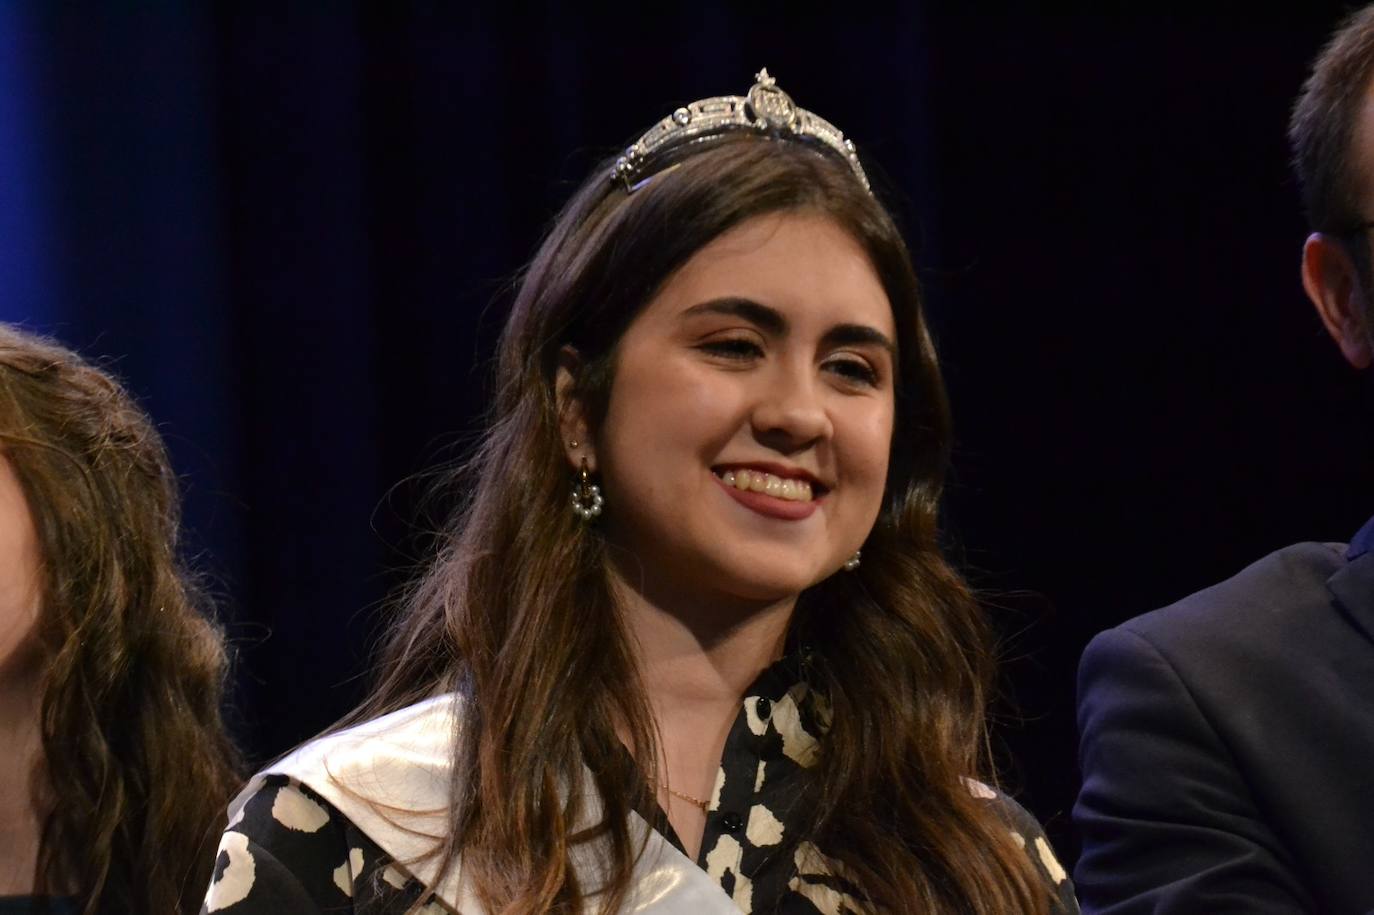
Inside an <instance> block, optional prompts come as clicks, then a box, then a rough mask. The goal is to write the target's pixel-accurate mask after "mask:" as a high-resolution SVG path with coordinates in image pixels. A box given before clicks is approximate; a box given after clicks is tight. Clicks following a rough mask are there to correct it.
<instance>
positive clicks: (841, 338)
mask: <svg viewBox="0 0 1374 915" xmlns="http://www.w3.org/2000/svg"><path fill="white" fill-rule="evenodd" d="M821 342H822V343H823V344H825V345H827V346H880V347H882V348H883V349H885V350H887V354H888V355H889V356H891V357H892V359H893V361H894V362H895V361H896V359H897V344H896V342H895V341H894V340H893V339H892V338H891V337H889V336H888V335H887V334H885V333H883V332H882V331H880V330H878V329H877V328H876V327H869V326H868V325H867V324H837V325H835V326H834V327H832V328H830V330H828V331H826V332H825V336H824V337H822V338H821Z"/></svg>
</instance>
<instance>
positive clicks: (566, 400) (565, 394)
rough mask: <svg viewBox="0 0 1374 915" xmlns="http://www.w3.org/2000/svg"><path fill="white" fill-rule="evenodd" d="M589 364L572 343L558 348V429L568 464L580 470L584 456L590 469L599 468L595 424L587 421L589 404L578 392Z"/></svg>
mask: <svg viewBox="0 0 1374 915" xmlns="http://www.w3.org/2000/svg"><path fill="white" fill-rule="evenodd" d="M585 369H586V366H585V365H584V364H583V362H582V356H581V355H580V354H579V353H578V352H577V350H575V349H574V348H572V347H571V346H564V347H563V348H562V349H560V350H559V351H558V369H557V371H556V373H555V375H554V382H553V393H554V399H555V402H556V404H557V408H558V429H559V433H560V434H561V435H562V436H563V453H564V454H565V455H567V458H568V464H569V465H570V466H571V467H572V468H573V469H574V470H577V469H578V468H580V467H581V466H582V459H583V458H586V460H587V469H588V471H590V472H592V473H595V472H596V447H595V446H594V445H593V444H592V441H591V426H590V425H589V424H588V422H587V407H586V404H585V403H584V402H583V400H582V398H581V396H580V395H579V394H578V393H577V388H578V379H580V378H581V377H582V373H583V371H584V370H585Z"/></svg>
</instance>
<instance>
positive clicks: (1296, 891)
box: [1074, 6, 1374, 915]
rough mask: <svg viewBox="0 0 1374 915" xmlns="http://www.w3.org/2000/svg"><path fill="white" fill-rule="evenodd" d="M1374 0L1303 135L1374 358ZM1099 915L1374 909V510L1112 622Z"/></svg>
mask: <svg viewBox="0 0 1374 915" xmlns="http://www.w3.org/2000/svg"><path fill="white" fill-rule="evenodd" d="M1371 77H1374V6H1370V7H1366V8H1365V9H1363V10H1361V11H1359V12H1357V13H1355V14H1354V15H1353V16H1351V17H1350V19H1348V20H1347V21H1346V23H1345V24H1344V25H1343V26H1342V27H1341V28H1340V29H1339V30H1338V31H1337V32H1336V34H1335V35H1334V36H1333V37H1332V39H1331V42H1330V43H1329V44H1328V45H1327V47H1326V48H1325V49H1324V50H1323V51H1322V53H1321V54H1320V55H1319V56H1318V58H1317V60H1316V62H1315V63H1314V65H1313V71H1312V75H1311V77H1310V78H1309V79H1308V81H1307V83H1306V84H1305V85H1304V87H1303V92H1302V96H1301V97H1300V98H1299V100H1298V103H1297V105H1296V107H1295V109H1294V113H1293V119H1292V123H1291V125H1290V131H1289V133H1290V139H1291V140H1292V143H1293V148H1294V154H1295V155H1294V161H1295V165H1296V168H1297V171H1298V176H1299V179H1300V180H1301V183H1302V187H1303V196H1304V204H1305V206H1306V209H1307V213H1308V218H1309V220H1310V222H1311V225H1312V228H1313V230H1314V231H1313V234H1312V235H1311V236H1310V237H1309V238H1308V239H1307V242H1306V245H1305V246H1304V248H1303V258H1302V276H1303V286H1304V288H1305V289H1306V290H1307V293H1308V296H1309V297H1310V298H1311V299H1312V302H1313V304H1314V305H1315V306H1316V308H1317V311H1318V313H1319V314H1320V315H1321V318H1322V322H1323V323H1324V324H1325V326H1326V328H1327V330H1328V331H1329V332H1330V334H1331V336H1332V337H1333V338H1334V339H1335V341H1336V343H1337V345H1338V346H1339V347H1340V349H1341V352H1342V354H1343V355H1344V356H1345V358H1346V359H1347V360H1348V361H1349V362H1350V363H1351V364H1352V365H1353V366H1354V367H1356V368H1357V369H1365V368H1368V367H1369V364H1370V362H1371V357H1372V355H1374V346H1371V328H1374V319H1372V318H1374V283H1371V262H1372V261H1374V249H1372V248H1371V243H1372V242H1374V79H1371ZM1078 715H1079V729H1080V731H1081V735H1082V744H1081V747H1080V761H1081V763H1082V768H1083V790H1082V793H1081V794H1080V795H1079V798H1078V803H1077V805H1076V806H1075V808H1074V819H1075V821H1076V823H1077V824H1078V827H1079V829H1080V831H1081V835H1082V839H1083V854H1082V857H1081V858H1080V860H1079V863H1078V867H1077V870H1076V872H1075V874H1074V878H1075V881H1076V883H1077V887H1078V893H1079V898H1080V900H1081V902H1082V906H1083V911H1084V912H1085V913H1113V915H1118V913H1119V915H1125V913H1145V912H1151V913H1188V915H1194V913H1208V915H1210V913H1231V912H1235V913H1241V912H1243V913H1277V912H1333V913H1370V912H1374V521H1371V522H1370V523H1369V524H1367V525H1365V527H1364V528H1363V529H1362V530H1361V531H1360V532H1359V533H1358V534H1357V535H1356V536H1355V538H1354V540H1353V542H1351V543H1350V544H1349V545H1346V544H1330V543H1326V544H1324V543H1301V544H1297V545H1296V546H1291V547H1287V548H1285V549H1282V550H1279V551H1278V552H1277V553H1274V554H1272V555H1270V556H1266V557H1265V558H1264V559H1261V560H1260V561H1259V562H1257V563H1255V564H1254V565H1252V566H1250V567H1249V568H1247V569H1245V570H1244V571H1242V572H1240V574H1238V575H1236V576H1235V577H1234V578H1231V579H1230V580H1228V581H1225V582H1222V583H1221V584H1219V585H1216V586H1214V587H1211V588H1208V589H1207V590H1205V591H1201V592H1199V593H1197V594H1194V595H1192V596H1191V597H1188V598H1187V599H1185V600H1183V601H1180V602H1179V603H1177V604H1174V605H1173V606H1171V607H1166V608H1165V609H1163V610H1157V611H1155V612H1154V613H1149V614H1146V615H1145V616H1142V617H1139V618H1137V619H1134V620H1131V621H1130V622H1127V623H1125V624H1123V625H1121V626H1119V627H1117V628H1115V629H1111V630H1108V631H1107V632H1104V633H1102V634H1100V635H1099V636H1097V638H1095V639H1094V640H1093V641H1092V643H1091V644H1090V645H1089V646H1088V649H1087V651H1086V652H1085V653H1084V655H1083V661H1082V665H1081V667H1080V669H1079V710H1078Z"/></svg>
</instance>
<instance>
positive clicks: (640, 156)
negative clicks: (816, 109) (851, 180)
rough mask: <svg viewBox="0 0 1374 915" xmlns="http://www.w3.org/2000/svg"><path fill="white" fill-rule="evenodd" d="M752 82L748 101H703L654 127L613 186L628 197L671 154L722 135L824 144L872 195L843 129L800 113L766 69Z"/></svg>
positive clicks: (615, 172)
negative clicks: (621, 187) (744, 133)
mask: <svg viewBox="0 0 1374 915" xmlns="http://www.w3.org/2000/svg"><path fill="white" fill-rule="evenodd" d="M754 78H755V79H757V80H758V82H756V83H754V85H753V86H751V87H750V89H749V94H748V95H746V96H744V97H740V96H738V95H719V96H716V97H714V98H704V99H699V100H697V101H695V102H692V103H690V104H688V105H686V106H684V107H682V108H679V109H677V110H676V111H674V112H673V113H672V114H670V115H668V116H667V117H666V118H664V119H663V120H661V121H659V122H658V123H657V124H655V125H654V126H653V127H650V128H649V129H648V131H646V132H645V134H644V135H643V136H642V137H640V138H639V139H638V140H636V141H635V142H634V143H632V144H631V145H630V147H629V148H628V149H626V150H625V154H624V155H623V156H621V157H620V158H619V159H617V160H616V162H615V167H614V168H613V169H611V175H610V177H611V180H612V181H619V182H620V183H622V184H623V185H624V186H625V190H626V191H634V189H635V188H636V187H638V186H639V185H640V184H642V183H643V182H644V181H645V180H646V179H647V178H649V177H652V176H653V175H654V174H656V173H657V172H658V171H660V170H661V169H662V167H663V166H664V165H665V164H666V162H667V160H668V159H669V158H671V154H672V153H680V152H682V151H683V150H685V149H690V148H692V147H695V146H698V145H704V144H709V143H710V142H711V141H713V140H716V139H718V138H719V137H721V136H722V135H724V134H728V133H738V132H741V131H752V132H755V133H759V134H762V135H765V136H773V137H778V138H780V139H787V140H798V141H802V142H810V143H818V144H820V145H821V146H823V147H825V148H826V149H828V150H829V151H830V152H833V153H835V154H836V155H838V156H839V157H840V158H841V159H843V160H844V162H845V164H847V165H848V166H849V167H850V169H852V170H853V172H854V175H855V177H857V178H858V179H859V183H860V184H862V185H863V186H864V190H866V191H868V192H869V193H872V192H873V191H872V189H871V188H870V187H869V186H868V176H867V175H866V174H864V168H863V166H862V165H860V164H859V154H858V151H857V150H856V149H855V148H854V143H853V142H852V141H850V140H846V139H845V138H844V134H842V133H840V130H839V128H837V127H836V126H835V125H834V124H831V123H830V122H829V121H827V120H826V119H825V118H823V117H821V116H819V115H816V114H812V113H811V112H810V111H807V110H806V109H805V108H798V107H797V105H796V103H794V102H793V101H792V97H791V96H789V95H788V94H787V93H786V92H783V91H782V90H781V89H779V88H778V81H777V80H775V79H774V78H773V77H771V76H769V75H768V68H767V67H765V68H764V69H762V70H760V71H759V72H758V73H756V74H755V76H754Z"/></svg>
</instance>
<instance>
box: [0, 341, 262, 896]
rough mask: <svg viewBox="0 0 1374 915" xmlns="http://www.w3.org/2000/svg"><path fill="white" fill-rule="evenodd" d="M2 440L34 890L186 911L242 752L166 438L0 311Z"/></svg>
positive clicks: (104, 379)
mask: <svg viewBox="0 0 1374 915" xmlns="http://www.w3.org/2000/svg"><path fill="white" fill-rule="evenodd" d="M0 448H3V450H4V454H5V456H6V458H7V459H8V460H9V462H10V463H11V464H12V466H13V467H14V470H15V472H16V475H17V477H18V478H19V481H20V484H21V486H22V487H23V490H24V495H25V498H26V500H27V502H28V505H29V509H30V512H31V513H32V515H33V517H34V525H35V528H36V531H37V534H38V541H39V549H40V553H41V558H42V576H43V577H42V583H43V593H42V602H41V607H40V611H39V619H38V636H39V640H40V643H41V650H42V651H43V654H44V669H43V673H42V676H41V681H40V687H39V688H40V691H41V700H40V701H41V705H40V709H41V711H40V714H41V722H40V732H41V740H42V756H41V758H40V759H39V760H38V762H37V764H36V769H35V772H34V774H33V790H34V791H35V792H36V796H37V798H38V799H39V806H40V810H41V811H42V812H43V816H44V818H43V822H42V838H41V844H40V846H39V856H38V873H37V875H36V876H37V880H36V883H37V886H38V890H39V892H40V893H43V894H52V895H67V894H74V895H75V896H76V897H77V898H78V899H79V900H80V902H81V905H82V907H83V909H82V910H83V912H85V913H86V915H94V913H96V912H150V913H152V912H157V913H163V912H178V911H180V912H195V911H198V909H199V907H200V902H201V897H202V893H203V891H204V888H205V887H206V885H208V883H209V882H210V872H211V869H212V868H213V866H214V847H215V846H214V838H215V835H216V834H217V833H218V831H219V820H220V819H221V818H222V816H223V810H224V807H225V804H226V802H227V800H228V798H229V795H230V794H231V793H232V791H233V789H234V787H235V786H236V784H237V783H238V755H237V753H236V751H235V749H234V746H233V744H232V743H231V742H230V740H229V739H228V737H227V736H226V734H225V731H224V728H223V726H222V724H221V718H220V699H221V697H222V696H223V691H224V678H225V669H226V655H225V648H224V640H223V638H222V635H221V633H220V631H219V629H218V628H217V627H216V625H215V624H214V623H213V622H212V621H211V619H210V617H209V615H208V611H209V609H210V604H209V601H208V600H207V599H206V596H205V595H204V594H203V593H201V592H200V591H199V590H198V589H197V587H196V586H195V583H194V581H193V579H192V577H191V576H190V575H189V573H188V572H187V570H186V569H185V567H184V566H183V565H182V563H181V562H180V560H179V558H178V541H177V537H178V528H179V523H180V518H179V497H178V491H177V478H176V476H175V474H174V473H173V472H172V469H171V466H170V464H169V462H168V459H167V453H166V451H165V449H164V447H163V443H162V439H161V438H160V436H159V435H158V433H157V430H156V429H155V428H154V427H153V425H152V422H151V421H150V420H149V418H148V416H147V415H146V414H145V413H144V412H143V411H142V410H141V409H139V407H138V406H137V405H136V404H135V403H134V402H133V399H132V398H131V397H130V396H129V395H128V393H127V392H125V391H124V389H123V388H121V387H120V385H119V384H118V383H117V382H116V381H114V380H113V379H112V378H111V377H110V376H109V375H108V374H106V373H105V372H102V371H100V370H98V369H96V368H94V367H92V366H91V365H89V364H87V363H86V362H85V361H83V360H82V359H81V358H80V357H78V356H77V355H75V354H74V353H72V352H70V351H69V350H66V349H64V348H62V347H61V346H58V345H57V344H55V343H52V342H50V341H47V340H43V339H40V338H38V337H35V336H32V335H30V334H27V333H24V332H21V331H19V330H17V329H15V328H13V327H10V326H8V325H3V324H0Z"/></svg>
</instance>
